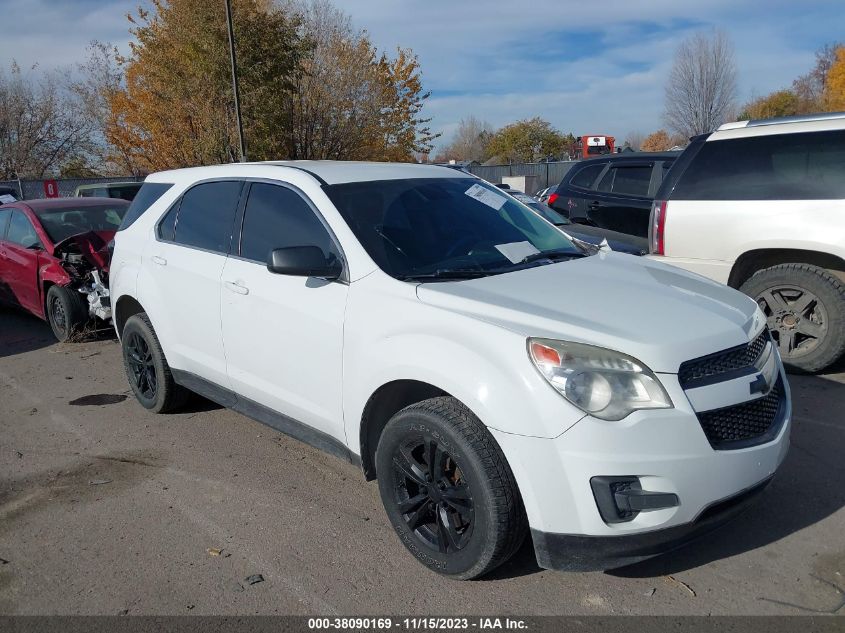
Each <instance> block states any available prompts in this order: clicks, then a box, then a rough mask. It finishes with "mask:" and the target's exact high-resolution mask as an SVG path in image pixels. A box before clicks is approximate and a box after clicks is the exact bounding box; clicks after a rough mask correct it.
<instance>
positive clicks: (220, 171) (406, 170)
mask: <svg viewBox="0 0 845 633" xmlns="http://www.w3.org/2000/svg"><path fill="white" fill-rule="evenodd" d="M268 166H269V167H285V168H290V169H298V170H300V171H304V172H307V173H309V174H311V175H312V176H314V177H315V178H317V180H319V181H320V182H321V183H322V184H328V185H336V184H341V183H348V182H367V181H373V180H401V179H405V178H467V177H471V176H470V175H469V174H467V173H465V172H462V171H459V170H457V169H452V168H449V167H441V166H439V165H425V164H417V163H378V162H364V161H337V160H290V161H266V162H256V163H228V164H224V165H211V166H208V167H188V168H185V169H174V170H170V171H161V172H157V173H155V174H150V176H148V177H147V180H148V181H150V182H177V181H186V182H195V181H198V180H205V179H208V178H222V177H229V178H231V177H239V176H240V177H249V176H250V172H251V171H254V170H255V169H254V168H255V167H268Z"/></svg>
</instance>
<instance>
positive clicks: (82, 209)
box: [38, 200, 129, 244]
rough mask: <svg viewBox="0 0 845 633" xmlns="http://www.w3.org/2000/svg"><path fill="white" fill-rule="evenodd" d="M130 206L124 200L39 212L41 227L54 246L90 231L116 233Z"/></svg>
mask: <svg viewBox="0 0 845 633" xmlns="http://www.w3.org/2000/svg"><path fill="white" fill-rule="evenodd" d="M128 208H129V205H128V204H126V202H124V201H123V200H115V202H114V203H111V204H102V205H95V206H79V207H74V206H67V207H61V208H58V209H49V210H47V211H39V212H38V219H39V221H40V222H41V226H42V227H44V230H45V231H46V232H47V235H49V236H50V239H51V240H53V243H54V244H58V243H59V242H61V241H63V240H65V239H67V238H69V237H70V236H71V235H79V234H80V233H87V232H88V231H116V230H117V229H118V227H119V226H120V223H121V222H122V221H123V216H124V215H126V210H127V209H128Z"/></svg>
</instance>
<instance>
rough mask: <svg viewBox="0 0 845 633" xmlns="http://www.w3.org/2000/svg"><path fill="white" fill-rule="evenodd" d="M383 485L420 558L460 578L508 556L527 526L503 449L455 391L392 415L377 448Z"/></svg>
mask: <svg viewBox="0 0 845 633" xmlns="http://www.w3.org/2000/svg"><path fill="white" fill-rule="evenodd" d="M376 472H377V474H378V483H379V492H380V493H381V498H382V502H383V503H384V507H385V510H386V512H387V516H388V518H389V519H390V523H391V525H392V526H393V528H394V530H396V533H397V534H398V535H399V538H400V539H401V541H402V543H403V545H405V547H406V548H408V550H409V551H410V552H411V553H412V554H414V556H416V558H417V560H419V561H420V562H421V563H422V564H424V565H426V566H427V567H429V568H430V569H431V570H433V571H436V572H437V573H439V574H443V575H444V576H449V577H451V578H455V579H458V580H469V579H472V578H478V577H479V576H483V575H484V574H486V573H489V572H490V571H492V570H493V569H495V568H496V567H498V566H499V565H501V564H502V563H504V562H505V561H507V560H508V559H509V558H510V557H511V556H513V554H514V553H515V552H516V551H517V550H518V549H519V546H520V545H521V544H522V542H523V540H524V539H525V535H526V534H527V532H528V529H527V527H528V526H527V520H526V518H525V509H524V508H523V505H522V499H521V497H520V494H519V489H518V488H517V485H516V481H515V480H514V476H513V473H512V472H511V469H510V467H509V466H508V463H507V460H506V459H505V456H504V454H503V453H502V449H501V448H499V445H498V444H497V443H496V440H495V439H494V438H493V436H491V435H490V433H489V432H488V431H487V429H486V428H484V425H483V424H481V422H480V421H479V420H478V418H476V417H475V415H474V414H473V413H472V411H470V410H469V409H468V408H467V407H466V406H464V405H463V404H462V403H460V402H459V401H458V400H455V399H454V398H451V397H438V398H431V399H430V400H424V401H422V402H419V403H416V404H412V405H410V406H408V407H406V408H404V409H402V410H401V411H400V412H399V413H397V414H396V415H394V416H393V418H391V420H390V421H389V422H388V423H387V426H386V427H385V428H384V431H383V433H382V435H381V438H380V439H379V444H378V449H377V451H376Z"/></svg>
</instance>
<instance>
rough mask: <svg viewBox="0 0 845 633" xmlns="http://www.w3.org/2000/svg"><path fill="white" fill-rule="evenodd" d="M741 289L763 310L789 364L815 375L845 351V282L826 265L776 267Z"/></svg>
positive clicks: (785, 265)
mask: <svg viewBox="0 0 845 633" xmlns="http://www.w3.org/2000/svg"><path fill="white" fill-rule="evenodd" d="M740 290H741V291H742V292H744V293H745V294H747V295H748V296H749V297H751V298H753V299H754V300H756V301H757V303H758V305H759V306H760V309H761V310H763V313H764V314H765V315H766V319H767V322H768V326H769V330H771V332H772V336H773V337H774V338H775V339H776V341H777V343H778V349H779V350H780V355H781V358H782V359H783V362H784V363H786V364H787V365H791V366H792V367H795V368H797V369H800V370H802V371H806V372H812V373H815V372H819V371H822V370H823V369H826V368H827V367H830V366H831V365H832V364H833V363H835V362H836V361H837V360H839V358H841V357H842V355H843V354H845V285H843V283H842V282H841V281H840V280H839V279H838V278H836V277H835V276H834V275H832V274H831V273H830V272H828V271H827V270H825V269H824V268H819V267H818V266H811V265H810V264H780V265H779V266H772V267H771V268H766V269H764V270H761V271H759V272H757V273H755V274H754V275H753V276H752V277H751V278H750V279H749V280H748V281H746V282H745V283H744V284H742V286H741V287H740Z"/></svg>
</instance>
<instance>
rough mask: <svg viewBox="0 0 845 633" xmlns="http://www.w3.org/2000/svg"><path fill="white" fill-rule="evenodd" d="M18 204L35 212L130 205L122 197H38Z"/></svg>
mask: <svg viewBox="0 0 845 633" xmlns="http://www.w3.org/2000/svg"><path fill="white" fill-rule="evenodd" d="M12 204H15V203H12ZM17 204H23V205H26V206H28V207H29V208H30V209H32V211H33V212H35V213H41V212H43V211H52V210H55V209H68V208H71V209H81V208H85V207H101V206H103V205H111V206H114V205H115V204H121V205H124V206H129V202H127V201H126V200H123V199H122V198H38V199H35V200H21V201H20V202H19V203H17Z"/></svg>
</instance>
